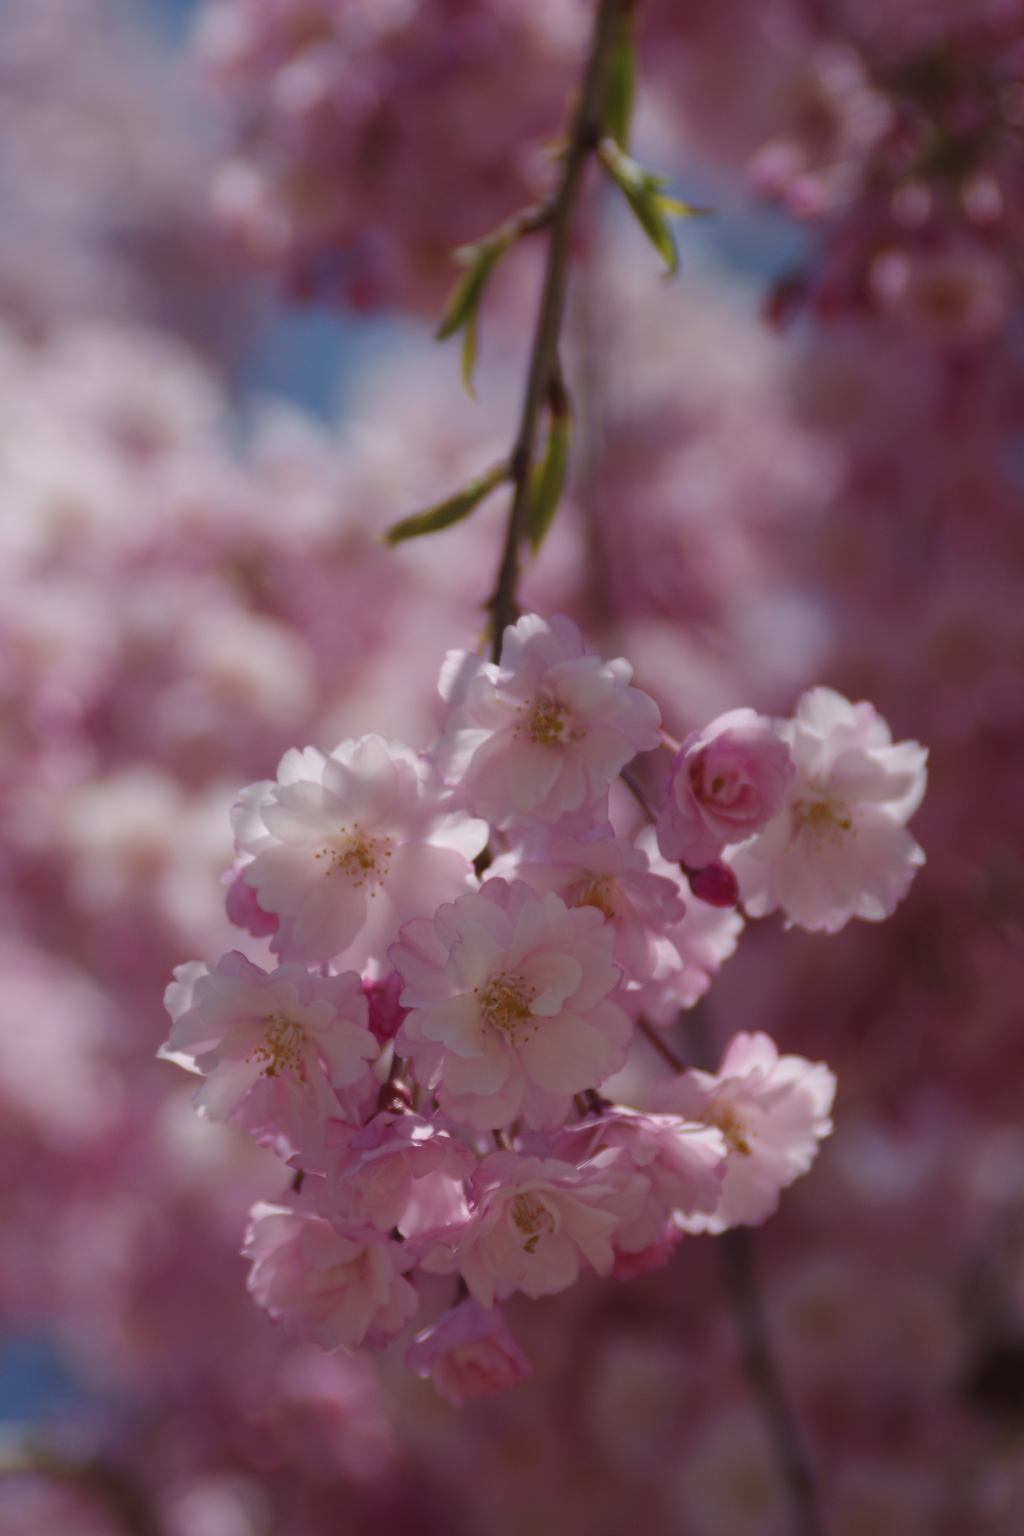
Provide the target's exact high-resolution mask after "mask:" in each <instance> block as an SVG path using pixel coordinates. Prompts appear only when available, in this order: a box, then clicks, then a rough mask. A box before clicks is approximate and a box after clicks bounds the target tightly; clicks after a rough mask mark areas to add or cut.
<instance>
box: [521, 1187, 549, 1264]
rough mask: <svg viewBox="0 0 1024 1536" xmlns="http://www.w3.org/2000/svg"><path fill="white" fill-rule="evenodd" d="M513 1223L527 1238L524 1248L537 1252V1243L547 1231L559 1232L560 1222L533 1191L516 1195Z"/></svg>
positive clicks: (528, 1251) (529, 1251)
mask: <svg viewBox="0 0 1024 1536" xmlns="http://www.w3.org/2000/svg"><path fill="white" fill-rule="evenodd" d="M511 1216H512V1225H513V1226H514V1227H515V1228H516V1230H517V1231H518V1232H519V1233H521V1235H522V1236H523V1237H524V1238H525V1239H526V1241H525V1242H524V1243H523V1248H524V1249H525V1251H526V1252H527V1253H536V1252H537V1244H538V1243H539V1242H540V1240H541V1238H542V1237H543V1236H544V1234H545V1233H546V1232H557V1231H558V1226H559V1223H558V1221H557V1219H556V1217H555V1215H554V1213H553V1212H552V1211H551V1210H549V1208H548V1207H547V1206H546V1205H545V1204H544V1201H543V1200H541V1199H539V1198H538V1196H537V1195H535V1194H533V1193H532V1192H530V1193H527V1194H522V1195H516V1197H515V1199H514V1200H513V1201H512V1209H511Z"/></svg>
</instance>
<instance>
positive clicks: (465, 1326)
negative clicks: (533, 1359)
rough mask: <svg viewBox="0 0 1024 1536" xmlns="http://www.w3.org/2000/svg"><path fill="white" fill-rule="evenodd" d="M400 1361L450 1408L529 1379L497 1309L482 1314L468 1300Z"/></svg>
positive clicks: (426, 1332) (419, 1338) (420, 1336)
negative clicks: (430, 1383)
mask: <svg viewBox="0 0 1024 1536" xmlns="http://www.w3.org/2000/svg"><path fill="white" fill-rule="evenodd" d="M405 1363H406V1365H407V1366H408V1367H409V1370H410V1371H415V1373H416V1375H417V1376H424V1377H429V1378H430V1380H431V1381H433V1383H434V1386H435V1387H436V1388H437V1390H438V1392H440V1394H441V1396H442V1397H445V1398H447V1399H448V1401H449V1402H450V1403H451V1404H452V1406H453V1407H455V1408H461V1407H462V1405H463V1403H468V1402H469V1401H470V1399H471V1398H474V1397H496V1396H497V1394H498V1393H499V1392H505V1391H507V1390H508V1388H509V1387H514V1386H515V1385H516V1384H517V1383H518V1382H520V1381H524V1380H525V1379H526V1377H527V1376H532V1375H533V1366H532V1365H531V1364H530V1362H529V1360H527V1358H526V1356H525V1355H524V1354H523V1352H522V1350H521V1349H520V1348H519V1345H518V1344H517V1343H516V1341H515V1339H514V1338H513V1337H512V1335H511V1333H509V1331H508V1326H507V1324H506V1322H505V1319H504V1317H503V1316H502V1312H501V1308H500V1307H491V1309H490V1311H488V1310H487V1309H486V1308H484V1307H482V1306H481V1305H480V1303H479V1302H478V1301H474V1299H473V1297H472V1296H467V1297H466V1299H465V1300H464V1301H460V1302H459V1304H458V1305H457V1306H455V1307H452V1309H451V1310H450V1311H449V1312H446V1313H445V1314H444V1316H443V1317H441V1318H439V1319H438V1321H437V1322H436V1323H434V1324H432V1326H431V1327H430V1328H427V1329H425V1330H424V1332H423V1333H419V1334H417V1335H416V1338H415V1339H414V1340H413V1342H412V1343H411V1344H410V1345H409V1348H408V1349H407V1350H406V1352H405Z"/></svg>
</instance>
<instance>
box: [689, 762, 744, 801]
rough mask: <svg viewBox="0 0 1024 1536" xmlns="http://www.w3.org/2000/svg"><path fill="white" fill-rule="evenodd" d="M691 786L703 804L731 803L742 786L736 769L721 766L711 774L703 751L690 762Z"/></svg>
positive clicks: (697, 798) (696, 797)
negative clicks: (730, 769)
mask: <svg viewBox="0 0 1024 1536" xmlns="http://www.w3.org/2000/svg"><path fill="white" fill-rule="evenodd" d="M690 786H691V788H692V789H693V793H694V797H695V799H696V800H697V801H698V802H699V803H700V804H701V805H709V804H714V803H715V802H716V801H717V802H722V801H724V802H725V803H726V804H727V805H731V804H732V803H733V801H734V800H735V799H736V798H737V795H738V793H739V791H740V789H741V788H742V785H741V784H740V782H739V781H738V778H737V775H736V772H735V770H733V771H731V772H730V771H728V770H727V769H725V768H723V767H721V766H719V767H716V768H713V769H712V770H711V773H710V775H709V773H708V769H707V763H706V761H705V758H704V754H703V753H701V754H700V755H699V756H698V757H695V758H694V760H693V762H692V763H691V764H690Z"/></svg>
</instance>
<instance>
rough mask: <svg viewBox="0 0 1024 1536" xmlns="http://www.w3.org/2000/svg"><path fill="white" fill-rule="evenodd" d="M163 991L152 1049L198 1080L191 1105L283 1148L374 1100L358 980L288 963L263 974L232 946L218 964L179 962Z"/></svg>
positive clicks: (317, 1135) (317, 1136)
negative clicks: (163, 1025) (161, 1034)
mask: <svg viewBox="0 0 1024 1536" xmlns="http://www.w3.org/2000/svg"><path fill="white" fill-rule="evenodd" d="M174 976H175V979H174V981H172V982H171V984H170V986H169V987H168V988H167V991H166V993H165V995H164V1003H165V1005H166V1008H167V1011H168V1013H170V1015H171V1018H172V1019H173V1020H174V1023H173V1025H172V1026H171V1032H170V1035H169V1036H168V1039H167V1042H166V1044H165V1045H164V1046H162V1047H161V1051H160V1054H161V1055H162V1056H164V1057H166V1058H168V1059H170V1060H172V1061H177V1062H179V1063H180V1064H181V1065H182V1066H186V1067H189V1068H191V1069H192V1070H193V1071H197V1072H202V1073H204V1074H205V1077H206V1081H205V1083H204V1084H203V1086H202V1088H201V1089H200V1090H199V1092H198V1093H197V1094H196V1099H195V1103H196V1107H197V1108H198V1109H199V1111H200V1113H202V1114H204V1115H206V1116H207V1117H208V1118H209V1119H211V1120H233V1121H234V1122H235V1123H236V1124H238V1125H242V1126H244V1127H245V1128H246V1129H247V1130H250V1131H251V1132H252V1133H253V1135H254V1136H255V1137H256V1139H257V1140H258V1141H261V1142H266V1143H268V1144H271V1145H279V1146H281V1147H282V1148H284V1149H287V1150H289V1151H291V1150H299V1149H302V1148H304V1147H308V1146H311V1145H316V1143H317V1142H318V1141H319V1140H321V1138H322V1134H323V1130H324V1127H325V1125H326V1122H327V1121H329V1120H331V1119H334V1118H337V1119H343V1118H348V1119H353V1118H357V1117H358V1114H359V1109H360V1107H361V1106H363V1105H365V1104H366V1103H367V1102H368V1101H369V1100H372V1099H373V1098H375V1097H376V1092H377V1085H376V1083H375V1081H374V1079H373V1078H372V1076H371V1074H370V1072H369V1070H368V1064H369V1062H371V1061H372V1060H373V1059H374V1058H375V1057H376V1056H377V1054H378V1050H379V1047H378V1045H377V1042H376V1040H375V1039H374V1038H373V1036H372V1035H371V1033H370V1031H369V1030H368V1029H367V1027H366V1024H367V1012H368V1010H367V1005H366V999H365V997H364V996H363V993H362V986H361V983H360V979H359V977H358V976H357V975H356V974H355V972H353V971H347V972H346V973H345V974H344V975H342V976H323V977H321V976H313V975H310V973H309V972H308V971H307V969H306V967H305V966H304V965H299V964H298V963H297V962H295V961H287V962H286V963H285V964H284V965H282V966H279V967H278V969H277V970H276V971H272V972H270V973H269V974H268V973H267V972H266V971H264V970H261V969H260V967H259V966H257V965H253V964H252V963H251V962H250V961H248V960H247V959H246V958H245V956H244V955H241V954H239V953H238V951H237V950H233V951H232V952H231V953H230V954H227V955H225V956H224V957H223V959H221V960H220V961H218V963H217V965H216V966H209V965H204V964H203V963H202V962H201V961H197V960H194V961H191V962H189V964H187V965H180V966H178V968H177V970H176V971H175V973H174Z"/></svg>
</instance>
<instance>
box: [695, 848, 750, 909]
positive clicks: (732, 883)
mask: <svg viewBox="0 0 1024 1536" xmlns="http://www.w3.org/2000/svg"><path fill="white" fill-rule="evenodd" d="M686 873H687V877H688V879H689V881H690V890H691V891H692V892H693V894H694V895H695V896H696V897H697V899H698V901H704V902H706V903H707V905H708V906H709V907H734V906H735V905H736V903H737V902H738V901H739V899H740V888H739V883H738V882H737V879H736V876H735V875H734V874H733V872H732V870H731V869H730V868H729V866H728V864H723V863H722V861H721V859H716V860H715V862H714V863H713V864H705V866H704V868H703V869H688V870H687V871H686Z"/></svg>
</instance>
